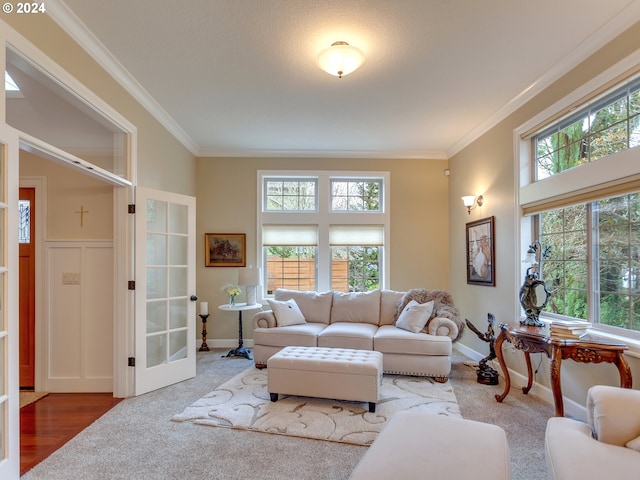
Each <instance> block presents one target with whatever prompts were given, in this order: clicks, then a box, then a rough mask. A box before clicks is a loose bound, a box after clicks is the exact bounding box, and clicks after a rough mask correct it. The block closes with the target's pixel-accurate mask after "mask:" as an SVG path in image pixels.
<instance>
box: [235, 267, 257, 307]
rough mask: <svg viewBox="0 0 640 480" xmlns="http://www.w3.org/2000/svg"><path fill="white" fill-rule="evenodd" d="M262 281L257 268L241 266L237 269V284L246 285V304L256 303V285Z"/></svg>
mask: <svg viewBox="0 0 640 480" xmlns="http://www.w3.org/2000/svg"><path fill="white" fill-rule="evenodd" d="M261 283H262V281H261V274H260V269H259V268H251V266H249V267H248V268H241V269H239V270H238V285H243V286H245V287H246V293H247V305H255V304H256V303H258V301H257V298H256V287H257V286H258V285H260V284H261Z"/></svg>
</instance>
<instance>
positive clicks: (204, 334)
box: [198, 314, 209, 352]
mask: <svg viewBox="0 0 640 480" xmlns="http://www.w3.org/2000/svg"><path fill="white" fill-rule="evenodd" d="M208 317H209V314H206V315H200V318H201V319H202V345H200V348H199V349H198V351H199V352H208V351H209V346H208V345H207V318H208Z"/></svg>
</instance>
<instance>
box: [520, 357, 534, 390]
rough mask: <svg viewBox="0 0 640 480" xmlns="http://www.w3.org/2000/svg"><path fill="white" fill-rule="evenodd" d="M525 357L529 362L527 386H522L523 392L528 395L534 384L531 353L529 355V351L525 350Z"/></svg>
mask: <svg viewBox="0 0 640 480" xmlns="http://www.w3.org/2000/svg"><path fill="white" fill-rule="evenodd" d="M524 359H525V361H526V363H527V386H526V387H522V393H524V394H525V395H526V394H527V393H529V390H531V386H532V385H533V368H531V355H529V352H524Z"/></svg>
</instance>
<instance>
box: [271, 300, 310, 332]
mask: <svg viewBox="0 0 640 480" xmlns="http://www.w3.org/2000/svg"><path fill="white" fill-rule="evenodd" d="M267 302H269V306H270V307H271V310H273V314H274V315H275V317H276V326H277V327H286V326H288V325H300V324H301V323H307V322H306V321H305V318H304V315H303V314H302V312H301V311H300V308H299V307H298V304H297V303H296V301H295V300H294V299H293V298H290V299H289V300H285V301H282V300H272V299H271V298H268V299H267Z"/></svg>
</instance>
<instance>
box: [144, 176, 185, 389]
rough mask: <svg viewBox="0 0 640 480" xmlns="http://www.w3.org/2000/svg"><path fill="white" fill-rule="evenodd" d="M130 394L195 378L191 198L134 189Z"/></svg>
mask: <svg viewBox="0 0 640 480" xmlns="http://www.w3.org/2000/svg"><path fill="white" fill-rule="evenodd" d="M135 203H136V214H135V245H136V246H135V249H136V262H135V265H136V268H135V269H136V284H135V292H136V293H135V298H136V299H135V311H136V314H135V351H136V354H135V395H140V394H143V393H146V392H149V391H151V390H155V389H158V388H161V387H164V386H167V385H171V384H173V383H177V382H180V381H182V380H186V379H188V378H192V377H194V376H195V374H196V330H195V329H196V326H195V325H196V320H195V316H196V309H195V305H196V303H195V300H196V298H195V284H196V281H195V258H196V254H195V223H196V222H195V205H196V201H195V198H194V197H189V196H185V195H179V194H175V193H170V192H162V191H158V190H151V189H148V188H142V187H137V188H136V202H135Z"/></svg>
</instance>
